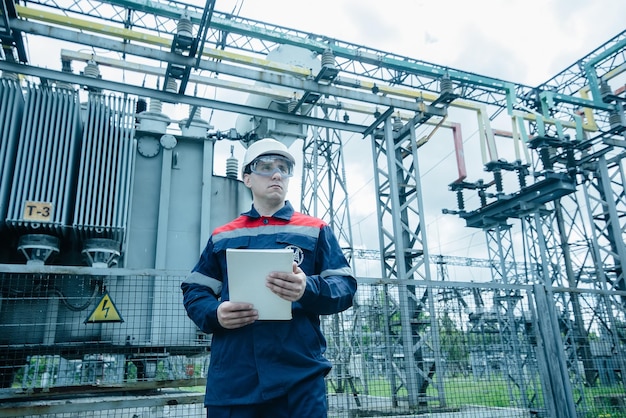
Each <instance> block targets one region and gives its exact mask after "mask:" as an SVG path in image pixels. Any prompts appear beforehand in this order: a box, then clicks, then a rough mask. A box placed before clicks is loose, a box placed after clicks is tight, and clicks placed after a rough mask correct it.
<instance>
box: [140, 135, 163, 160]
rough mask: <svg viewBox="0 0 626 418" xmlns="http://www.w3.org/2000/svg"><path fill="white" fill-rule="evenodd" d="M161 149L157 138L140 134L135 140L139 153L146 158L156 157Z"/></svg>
mask: <svg viewBox="0 0 626 418" xmlns="http://www.w3.org/2000/svg"><path fill="white" fill-rule="evenodd" d="M160 150H161V144H160V143H159V140H158V139H157V138H154V137H151V136H142V137H141V138H139V139H138V140H137V151H138V152H139V155H141V156H144V157H146V158H152V157H156V156H157V155H158V154H159V151H160Z"/></svg>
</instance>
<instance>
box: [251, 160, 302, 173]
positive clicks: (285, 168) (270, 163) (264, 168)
mask: <svg viewBox="0 0 626 418" xmlns="http://www.w3.org/2000/svg"><path fill="white" fill-rule="evenodd" d="M250 171H251V172H253V173H254V174H258V175H259V176H265V177H271V176H273V175H274V173H280V175H281V176H283V177H291V176H293V163H292V162H291V161H290V160H288V159H287V158H284V157H280V156H277V155H262V156H260V157H258V158H256V159H255V160H254V161H252V162H251V163H250Z"/></svg>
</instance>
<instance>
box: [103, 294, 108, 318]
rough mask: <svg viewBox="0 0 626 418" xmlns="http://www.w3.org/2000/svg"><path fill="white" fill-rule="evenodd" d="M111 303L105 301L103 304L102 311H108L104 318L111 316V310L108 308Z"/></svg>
mask: <svg viewBox="0 0 626 418" xmlns="http://www.w3.org/2000/svg"><path fill="white" fill-rule="evenodd" d="M108 302H109V301H108V300H106V299H105V300H104V303H103V304H102V310H103V311H106V313H105V314H104V317H105V318H106V317H107V316H109V308H108V307H107V303H108Z"/></svg>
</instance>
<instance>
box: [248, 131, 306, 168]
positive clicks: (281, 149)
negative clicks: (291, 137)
mask: <svg viewBox="0 0 626 418" xmlns="http://www.w3.org/2000/svg"><path fill="white" fill-rule="evenodd" d="M268 154H271V155H281V156H283V157H285V158H287V159H288V160H289V161H291V162H292V163H293V164H295V163H296V159H295V158H293V155H291V153H290V152H289V149H287V147H286V146H285V144H283V143H282V142H278V141H277V140H275V139H273V138H263V139H260V140H258V141H256V142H254V143H253V144H252V145H250V146H249V147H248V149H247V150H246V155H244V157H243V165H242V166H241V175H243V172H244V171H245V169H246V167H247V166H248V164H250V163H251V162H252V161H254V160H255V159H256V158H258V157H260V156H261V155H268Z"/></svg>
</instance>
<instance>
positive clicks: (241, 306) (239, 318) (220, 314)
mask: <svg viewBox="0 0 626 418" xmlns="http://www.w3.org/2000/svg"><path fill="white" fill-rule="evenodd" d="M257 319H259V312H258V311H257V310H256V309H254V306H252V305H251V304H249V303H244V302H231V301H225V302H222V303H221V304H220V306H218V308H217V320H218V322H219V323H220V325H221V326H222V327H224V328H226V329H235V328H241V327H245V326H246V325H250V324H251V323H253V322H254V321H256V320H257Z"/></svg>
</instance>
